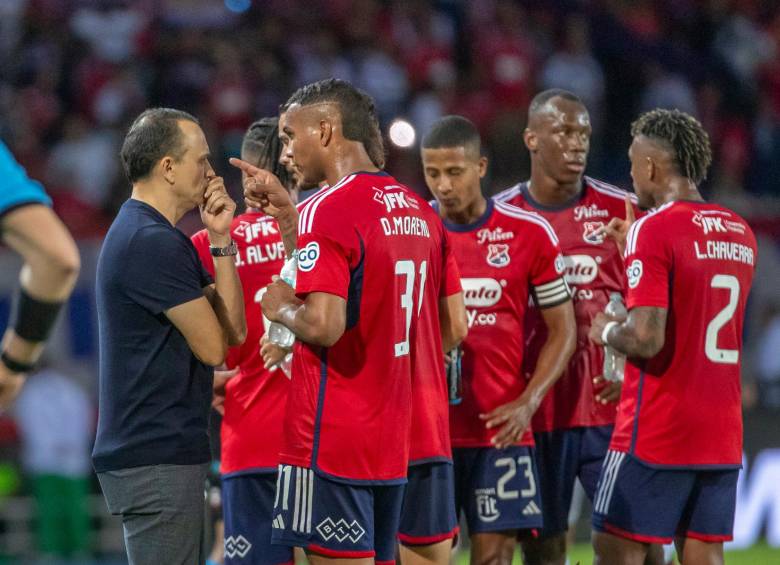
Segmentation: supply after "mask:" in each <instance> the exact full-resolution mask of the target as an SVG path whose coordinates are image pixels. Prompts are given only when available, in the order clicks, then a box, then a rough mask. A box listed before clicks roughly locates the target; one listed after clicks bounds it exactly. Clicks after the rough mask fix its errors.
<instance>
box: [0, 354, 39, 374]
mask: <svg viewBox="0 0 780 565" xmlns="http://www.w3.org/2000/svg"><path fill="white" fill-rule="evenodd" d="M0 361H2V362H3V365H5V366H6V367H7V368H8V370H9V371H11V372H12V373H29V372H30V371H32V370H33V369H35V364H34V363H22V362H21V361H17V360H16V359H12V358H11V357H9V356H8V353H6V352H5V351H3V352H2V353H0Z"/></svg>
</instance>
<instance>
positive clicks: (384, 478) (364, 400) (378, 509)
mask: <svg viewBox="0 0 780 565" xmlns="http://www.w3.org/2000/svg"><path fill="white" fill-rule="evenodd" d="M284 110H285V124H284V128H283V131H282V134H281V135H282V140H283V141H284V143H285V147H286V152H287V154H288V155H289V157H290V160H291V162H292V164H293V166H294V168H295V170H296V171H297V172H298V173H299V174H300V175H301V177H302V178H303V180H304V181H306V182H309V183H319V182H322V181H327V183H328V187H327V188H325V189H323V190H321V191H320V192H319V193H317V194H316V195H315V196H313V197H312V198H310V199H309V200H308V201H307V202H306V203H305V205H304V206H303V207H302V210H301V212H300V218H299V221H298V225H299V235H298V242H297V244H298V251H297V258H298V279H297V284H296V288H295V289H294V290H293V289H292V288H290V287H289V286H287V285H286V284H284V283H282V282H280V281H277V282H276V283H274V284H272V285H271V286H269V290H268V291H267V292H266V294H265V296H264V297H263V300H262V308H263V312H264V313H265V314H266V316H267V317H268V318H269V319H270V320H272V321H277V322H281V323H283V324H284V325H286V326H287V327H288V328H290V329H291V330H292V331H293V332H294V333H295V334H296V336H297V338H298V340H297V341H296V344H295V348H294V356H293V367H292V386H291V390H290V394H289V396H288V402H287V411H286V416H285V420H284V434H283V438H282V449H281V453H280V461H281V465H280V472H279V481H278V483H277V496H276V501H275V502H276V504H275V510H274V521H273V533H272V536H273V540H274V542H275V543H278V544H282V545H290V546H299V547H303V548H305V549H306V550H307V553H308V556H309V559H310V561H312V562H313V563H315V564H316V563H325V562H330V561H331V560H334V559H338V560H354V562H356V563H357V562H360V563H371V562H379V563H382V562H392V561H393V560H394V556H395V538H396V532H397V530H398V521H399V515H400V509H401V501H402V497H403V485H404V483H405V482H406V473H407V466H408V462H409V443H410V442H409V436H410V424H411V417H412V414H411V395H412V371H413V359H415V351H416V349H417V347H418V344H417V339H416V337H417V335H418V333H419V332H420V331H421V329H420V328H421V327H423V326H422V324H420V323H418V319H420V318H419V317H420V316H424V315H425V313H426V312H430V311H432V309H426V308H422V305H423V303H424V302H425V301H426V300H428V299H430V296H431V294H430V291H429V290H426V288H430V289H436V291H437V292H436V294H435V295H434V298H435V299H436V301H437V300H438V298H439V296H438V289H439V288H440V287H441V277H442V276H443V275H442V266H443V263H444V261H443V245H444V232H443V227H442V226H441V223H440V222H439V220H438V218H436V216H435V214H434V213H433V212H432V210H431V209H430V207H429V206H428V205H427V204H426V203H425V202H424V201H422V200H421V199H420V198H419V197H417V196H416V195H415V194H414V193H413V192H411V191H410V190H408V189H407V188H406V187H404V186H402V185H400V184H399V183H398V181H396V180H395V179H393V178H392V177H391V176H390V175H388V174H387V173H385V172H383V171H381V170H378V168H377V167H376V166H375V165H374V163H373V162H372V160H371V158H370V156H369V154H368V152H367V150H366V146H365V144H364V142H363V141H362V140H364V139H366V137H367V136H368V135H369V134H370V132H371V131H374V130H375V128H376V127H377V126H376V123H377V121H376V120H377V118H376V113H375V110H374V104H373V101H372V100H371V98H370V97H369V96H367V95H366V94H365V93H363V92H361V91H359V90H357V89H355V88H354V87H352V86H351V85H349V84H348V83H346V82H344V81H340V80H334V79H329V80H325V81H320V82H317V83H313V84H311V85H307V86H305V87H303V88H301V89H299V90H298V91H297V92H296V93H294V94H293V96H292V97H291V98H290V100H289V101H288V103H287V104H286V106H285V109H284ZM232 162H233V163H234V164H236V165H237V166H240V167H241V168H242V169H243V170H245V171H246V172H247V173H248V174H249V175H250V176H251V178H250V179H249V180H248V181H247V182H246V183H245V189H246V194H247V195H248V196H249V200H250V201H253V200H252V199H255V200H254V201H256V202H258V203H259V204H261V205H266V204H274V205H277V204H279V205H280V206H286V207H287V208H288V209H292V206H291V205H290V203H289V202H287V203H286V204H285V203H284V195H283V194H282V193H281V192H280V190H279V189H278V184H276V183H275V182H274V181H273V179H272V178H271V177H270V176H269V175H267V174H263V172H262V171H260V170H258V169H257V168H255V167H251V166H250V165H248V164H246V163H243V162H240V161H238V160H233V161H232ZM434 311H435V310H434ZM436 323H438V320H437V322H436Z"/></svg>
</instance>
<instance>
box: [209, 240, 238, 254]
mask: <svg viewBox="0 0 780 565" xmlns="http://www.w3.org/2000/svg"><path fill="white" fill-rule="evenodd" d="M209 251H210V252H211V256H212V257H230V256H232V255H237V254H238V246H237V245H236V242H235V241H233V240H232V239H231V240H230V243H228V244H227V245H226V246H225V247H214V246H213V245H209Z"/></svg>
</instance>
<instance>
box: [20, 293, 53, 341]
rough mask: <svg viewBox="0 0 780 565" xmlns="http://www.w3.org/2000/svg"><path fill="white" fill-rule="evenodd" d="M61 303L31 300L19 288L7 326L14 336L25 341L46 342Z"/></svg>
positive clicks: (30, 297) (31, 298)
mask: <svg viewBox="0 0 780 565" xmlns="http://www.w3.org/2000/svg"><path fill="white" fill-rule="evenodd" d="M62 305H63V302H44V301H42V300H38V299H37V298H33V297H32V296H30V295H29V294H27V293H26V292H25V291H24V289H23V288H20V289H19V291H18V294H17V297H16V301H15V303H14V308H13V312H12V313H11V322H10V323H9V326H10V327H12V328H13V329H14V331H15V332H16V335H18V336H19V337H20V338H22V339H25V340H27V341H33V342H38V341H46V340H47V339H48V338H49V334H50V333H51V330H52V328H53V327H54V323H55V322H56V321H57V316H58V315H59V313H60V310H61V309H62Z"/></svg>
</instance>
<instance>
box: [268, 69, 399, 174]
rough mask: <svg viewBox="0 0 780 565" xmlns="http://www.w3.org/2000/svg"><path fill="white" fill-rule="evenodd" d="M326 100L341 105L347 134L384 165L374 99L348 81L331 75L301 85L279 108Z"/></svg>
mask: <svg viewBox="0 0 780 565" xmlns="http://www.w3.org/2000/svg"><path fill="white" fill-rule="evenodd" d="M324 102H331V103H333V104H336V105H337V106H338V108H339V113H340V114H341V127H342V131H343V134H344V137H345V138H347V139H349V140H351V141H360V142H361V143H362V144H363V146H364V147H365V148H366V153H368V156H369V157H370V158H371V161H372V162H373V163H374V165H375V166H376V167H378V168H380V169H382V168H384V166H385V148H384V143H383V141H382V131H381V129H380V128H379V118H378V117H377V113H376V106H375V105H374V99H373V98H371V96H370V95H369V94H367V93H366V92H363V91H362V90H360V89H359V88H356V87H354V86H353V85H351V84H350V83H348V82H347V81H344V80H340V79H337V78H329V79H325V80H320V81H317V82H313V83H311V84H307V85H306V86H302V87H301V88H299V89H298V90H296V91H295V92H293V94H292V96H290V98H289V99H288V100H287V102H285V103H284V104H283V105H282V107H281V109H280V111H281V112H285V111H287V110H288V109H289V108H290V106H292V105H293V104H299V105H300V106H310V105H312V104H320V103H324Z"/></svg>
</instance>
